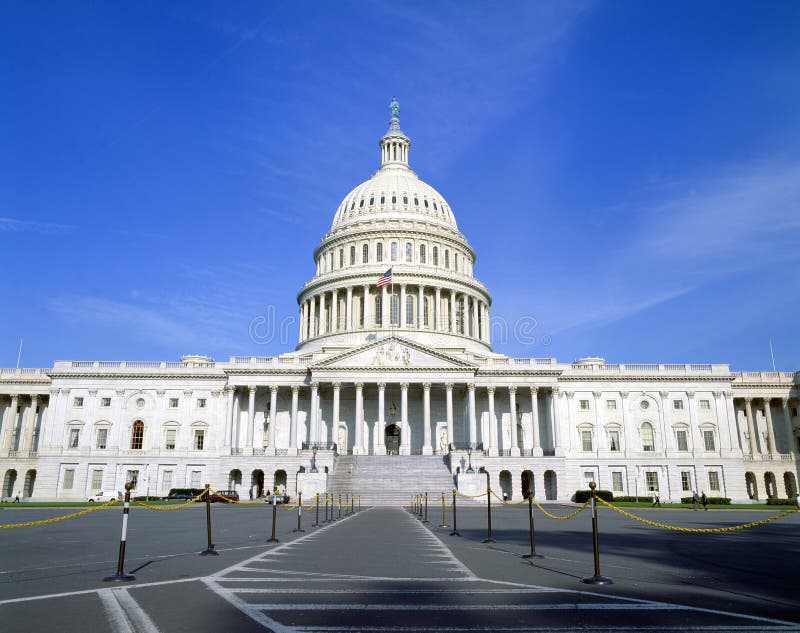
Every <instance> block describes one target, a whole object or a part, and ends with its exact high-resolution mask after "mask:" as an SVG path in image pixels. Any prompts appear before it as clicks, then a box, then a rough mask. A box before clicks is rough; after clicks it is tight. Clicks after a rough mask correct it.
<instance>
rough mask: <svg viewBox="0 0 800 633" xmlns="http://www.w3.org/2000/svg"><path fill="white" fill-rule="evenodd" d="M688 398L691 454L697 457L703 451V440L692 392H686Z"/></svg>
mask: <svg viewBox="0 0 800 633" xmlns="http://www.w3.org/2000/svg"><path fill="white" fill-rule="evenodd" d="M686 395H687V396H689V427H690V429H691V431H690V432H691V434H692V454H693V455H695V456H697V455H699V454H700V453H702V452H704V451H705V446H704V444H703V438H702V436H701V435H700V427H699V426H698V423H697V401H696V400H695V398H694V391H687V392H686Z"/></svg>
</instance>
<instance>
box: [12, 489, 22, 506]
mask: <svg viewBox="0 0 800 633" xmlns="http://www.w3.org/2000/svg"><path fill="white" fill-rule="evenodd" d="M21 495H22V492H21V491H20V490H17V496H16V497H14V501H13V502H12V503H20V500H19V498H20V496H21Z"/></svg>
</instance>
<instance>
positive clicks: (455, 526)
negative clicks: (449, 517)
mask: <svg viewBox="0 0 800 633" xmlns="http://www.w3.org/2000/svg"><path fill="white" fill-rule="evenodd" d="M450 536H461V535H460V534H459V533H458V522H457V521H456V489H455V488H453V531H452V532H450Z"/></svg>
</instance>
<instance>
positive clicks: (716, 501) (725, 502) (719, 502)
mask: <svg viewBox="0 0 800 633" xmlns="http://www.w3.org/2000/svg"><path fill="white" fill-rule="evenodd" d="M697 500H698V503H699V501H700V498H699V497H698V499H697ZM691 502H692V498H691V497H681V503H691ZM708 505H710V506H729V505H731V500H730V498H729V497H708Z"/></svg>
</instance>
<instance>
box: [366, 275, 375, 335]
mask: <svg viewBox="0 0 800 633" xmlns="http://www.w3.org/2000/svg"><path fill="white" fill-rule="evenodd" d="M371 327H374V323H373V321H372V302H371V301H370V297H369V285H368V284H364V329H367V328H371Z"/></svg>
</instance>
